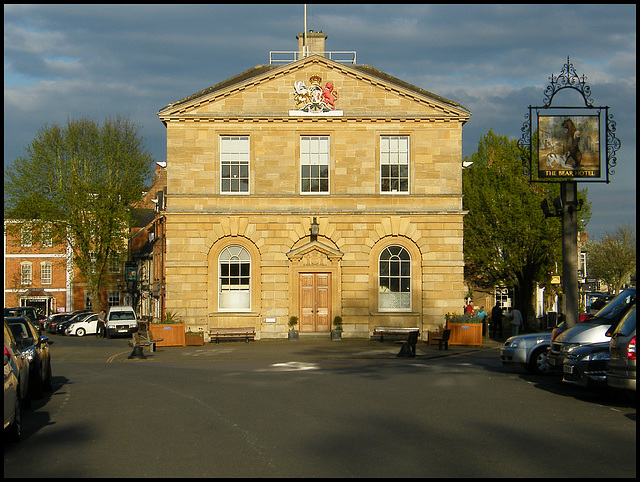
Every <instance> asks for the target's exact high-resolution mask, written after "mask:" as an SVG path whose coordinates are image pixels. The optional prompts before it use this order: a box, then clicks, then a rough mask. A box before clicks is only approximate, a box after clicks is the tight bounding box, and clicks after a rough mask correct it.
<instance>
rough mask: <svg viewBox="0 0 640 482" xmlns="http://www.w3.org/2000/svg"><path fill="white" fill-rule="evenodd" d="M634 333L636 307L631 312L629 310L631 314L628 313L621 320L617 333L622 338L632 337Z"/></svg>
mask: <svg viewBox="0 0 640 482" xmlns="http://www.w3.org/2000/svg"><path fill="white" fill-rule="evenodd" d="M634 331H636V307H635V306H634V307H633V308H631V310H629V313H627V314H626V315H625V317H624V318H623V319H622V320H620V324H619V325H618V327H617V328H616V331H615V332H616V333H618V334H621V335H622V336H630V335H631V333H633V332H634Z"/></svg>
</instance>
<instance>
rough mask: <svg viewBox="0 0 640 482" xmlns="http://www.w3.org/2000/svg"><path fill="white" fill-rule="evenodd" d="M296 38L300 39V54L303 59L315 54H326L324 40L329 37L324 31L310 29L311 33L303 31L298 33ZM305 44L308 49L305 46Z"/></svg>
mask: <svg viewBox="0 0 640 482" xmlns="http://www.w3.org/2000/svg"><path fill="white" fill-rule="evenodd" d="M296 38H297V39H298V55H299V57H300V58H301V59H302V58H304V57H308V56H309V55H313V54H320V55H323V56H324V53H325V50H324V41H325V40H326V39H327V36H326V35H325V34H323V33H322V32H314V31H313V30H309V33H307V34H306V35H305V34H304V33H301V34H300V35H297V36H296ZM305 46H306V49H305V48H304V47H305Z"/></svg>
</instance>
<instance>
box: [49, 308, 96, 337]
mask: <svg viewBox="0 0 640 482" xmlns="http://www.w3.org/2000/svg"><path fill="white" fill-rule="evenodd" d="M92 313H93V311H91V310H77V311H74V312H73V313H71V315H72V316H71V317H69V318H67V319H65V320H62V321H59V322H58V323H56V327H55V331H54V333H57V334H58V335H64V330H66V329H67V326H69V325H70V324H71V323H74V322H76V321H80V320H82V319H84V318H86V317H87V316H89V315H90V314H92Z"/></svg>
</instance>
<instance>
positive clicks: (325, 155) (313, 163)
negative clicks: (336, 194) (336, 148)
mask: <svg viewBox="0 0 640 482" xmlns="http://www.w3.org/2000/svg"><path fill="white" fill-rule="evenodd" d="M322 166H326V170H327V175H326V183H327V186H326V190H321V189H320V185H318V189H317V190H312V189H311V182H312V181H314V180H316V181H318V183H321V182H322V181H324V180H325V178H324V176H322V175H321V173H320V170H321V168H322ZM306 168H308V170H309V171H312V170H313V171H315V170H317V171H318V174H317V175H315V173H311V172H309V173H307V172H305V171H307V169H306ZM299 179H300V193H301V194H304V195H317V194H330V193H331V142H330V138H329V136H300V177H299ZM307 181H308V182H309V186H308V187H307V186H306V183H307Z"/></svg>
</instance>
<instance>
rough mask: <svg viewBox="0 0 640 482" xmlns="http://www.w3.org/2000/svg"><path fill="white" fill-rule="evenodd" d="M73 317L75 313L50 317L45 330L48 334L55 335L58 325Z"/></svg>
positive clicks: (56, 314)
mask: <svg viewBox="0 0 640 482" xmlns="http://www.w3.org/2000/svg"><path fill="white" fill-rule="evenodd" d="M72 316H73V313H55V314H53V315H50V316H49V318H47V321H46V322H45V324H44V330H45V331H46V332H47V333H55V332H56V325H57V324H58V323H62V322H63V321H67V320H68V319H69V318H71V317H72Z"/></svg>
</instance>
